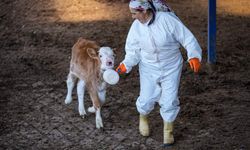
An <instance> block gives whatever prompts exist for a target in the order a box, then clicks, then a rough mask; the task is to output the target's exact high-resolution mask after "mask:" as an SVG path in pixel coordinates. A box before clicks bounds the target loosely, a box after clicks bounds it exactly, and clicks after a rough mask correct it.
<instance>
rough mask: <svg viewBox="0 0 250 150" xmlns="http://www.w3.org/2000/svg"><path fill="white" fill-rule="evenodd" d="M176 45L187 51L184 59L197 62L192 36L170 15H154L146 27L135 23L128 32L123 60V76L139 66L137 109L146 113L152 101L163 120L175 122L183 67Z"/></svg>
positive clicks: (168, 13)
mask: <svg viewBox="0 0 250 150" xmlns="http://www.w3.org/2000/svg"><path fill="white" fill-rule="evenodd" d="M180 44H181V45H182V46H183V47H184V48H185V49H186V50H187V55H188V60H189V59H191V58H194V57H196V58H198V59H199V60H200V61H201V57H202V56H201V53H202V50H201V48H200V46H199V44H198V42H197V40H196V38H195V37H194V35H193V34H192V33H191V32H190V31H189V30H188V29H187V27H185V25H184V24H183V23H182V22H181V21H180V19H179V18H178V17H177V16H175V14H174V13H172V12H157V13H156V17H155V21H154V22H153V24H151V25H149V26H148V23H145V24H142V23H140V22H139V21H138V20H135V21H134V22H133V24H132V26H131V28H130V30H129V33H128V36H127V40H126V45H125V51H126V55H125V59H124V60H123V61H122V63H124V65H125V66H126V68H127V73H128V72H129V71H130V70H131V69H132V67H133V66H135V65H137V64H138V63H139V73H140V95H139V97H138V99H137V102H136V106H137V110H138V112H139V113H140V114H142V115H147V114H149V113H150V112H151V111H152V110H153V108H154V105H155V103H156V102H158V103H159V105H160V107H161V108H160V114H161V116H162V118H163V120H164V121H166V122H172V121H174V120H175V118H176V116H177V114H178V112H179V110H180V107H179V99H178V88H179V83H180V76H181V71H182V65H183V58H182V55H181V52H180Z"/></svg>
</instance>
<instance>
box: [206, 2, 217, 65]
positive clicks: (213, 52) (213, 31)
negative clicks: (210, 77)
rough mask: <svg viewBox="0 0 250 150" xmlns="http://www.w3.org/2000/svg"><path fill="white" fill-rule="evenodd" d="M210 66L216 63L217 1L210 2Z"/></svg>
mask: <svg viewBox="0 0 250 150" xmlns="http://www.w3.org/2000/svg"><path fill="white" fill-rule="evenodd" d="M207 61H208V64H215V62H216V0H209V2H208V60H207Z"/></svg>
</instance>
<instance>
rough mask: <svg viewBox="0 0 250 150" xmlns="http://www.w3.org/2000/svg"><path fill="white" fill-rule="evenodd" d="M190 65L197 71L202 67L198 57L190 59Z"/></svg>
mask: <svg viewBox="0 0 250 150" xmlns="http://www.w3.org/2000/svg"><path fill="white" fill-rule="evenodd" d="M189 65H190V68H191V69H192V70H193V71H194V72H195V73H197V72H198V71H199V70H200V67H201V63H200V61H199V59H198V58H191V59H190V60H189Z"/></svg>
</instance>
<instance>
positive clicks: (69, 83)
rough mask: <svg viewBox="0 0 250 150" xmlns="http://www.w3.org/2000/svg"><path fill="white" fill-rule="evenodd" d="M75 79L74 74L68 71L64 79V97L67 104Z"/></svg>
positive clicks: (70, 99) (70, 100) (70, 98)
mask: <svg viewBox="0 0 250 150" xmlns="http://www.w3.org/2000/svg"><path fill="white" fill-rule="evenodd" d="M75 81H76V76H74V75H73V74H72V73H69V74H68V78H67V81H66V83H67V89H68V92H67V96H66V99H65V104H69V103H71V102H72V91H73V88H74V86H75Z"/></svg>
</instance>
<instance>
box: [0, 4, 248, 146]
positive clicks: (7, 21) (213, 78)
mask: <svg viewBox="0 0 250 150" xmlns="http://www.w3.org/2000/svg"><path fill="white" fill-rule="evenodd" d="M168 3H169V5H170V6H171V7H172V8H173V9H174V10H175V12H176V14H177V15H178V16H179V17H180V18H181V20H182V21H183V22H184V23H185V24H186V25H187V26H188V27H189V29H190V30H191V31H192V32H193V33H194V35H195V36H196V37H197V39H198V41H199V42H200V44H201V47H202V49H203V56H204V57H203V62H202V63H203V64H202V70H201V72H200V73H199V74H193V73H192V72H191V71H190V69H189V67H188V65H187V63H185V64H184V67H183V73H182V78H181V85H180V102H181V111H180V113H179V116H178V118H177V120H176V122H175V132H174V134H175V138H176V143H175V145H174V146H173V147H171V148H169V149H173V150H201V149H202V150H203V149H207V150H211V149H219V150H222V149H223V150H247V149H250V109H249V108H250V76H249V74H250V63H249V60H250V53H249V48H250V36H249V30H250V11H249V8H250V3H249V2H248V0H239V1H238V0H237V1H235V0H228V1H226V2H225V1H223V0H218V11H217V63H216V65H215V67H214V68H213V69H211V68H210V67H209V66H208V65H207V59H206V56H207V49H206V47H207V1H206V0H192V1H190V0H168ZM131 22H132V19H131V17H130V14H129V12H128V3H127V0H119V1H118V0H116V1H115V0H96V1H95V0H70V1H62V0H12V1H9V0H1V1H0V31H1V32H0V48H1V49H0V60H1V61H0V68H1V71H0V91H1V92H0V93H1V94H0V102H1V103H0V111H1V115H0V127H1V128H0V149H18V150H20V149H25V150H27V149H75V150H78V149H105V150H106V149H116V150H120V149H129V150H130V149H148V150H151V149H162V147H161V144H162V128H163V125H162V119H161V117H160V115H159V106H157V105H156V107H155V109H154V111H153V112H152V113H151V114H150V118H149V119H150V127H151V129H152V130H151V131H152V132H151V136H150V137H148V138H144V137H142V136H140V135H139V132H138V113H137V111H136V107H135V101H136V98H137V97H138V93H139V80H138V71H137V68H134V70H133V71H132V73H131V74H130V75H129V76H128V77H126V78H123V79H121V81H120V82H119V84H117V85H115V86H110V87H109V88H108V93H107V103H106V104H105V105H104V106H103V109H102V116H103V120H104V129H103V130H97V129H95V118H94V115H91V114H89V115H88V116H87V118H85V119H82V118H81V117H80V116H79V115H78V111H77V100H76V94H75V93H74V96H73V98H74V100H73V102H72V103H71V104H70V105H65V104H64V99H65V95H66V83H65V80H66V76H67V73H68V68H69V60H70V51H71V47H72V45H73V44H74V42H76V40H77V39H78V38H79V37H85V38H88V39H91V40H95V41H97V42H98V43H99V44H100V45H101V46H102V45H106V46H110V47H112V48H116V54H117V58H116V66H117V64H118V63H119V62H120V61H121V60H122V59H123V58H124V43H125V39H126V35H127V32H128V29H129V27H130V24H131ZM183 57H184V58H185V59H186V54H185V51H183ZM90 104H91V102H90V100H89V96H88V95H86V105H85V106H86V107H87V106H90Z"/></svg>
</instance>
